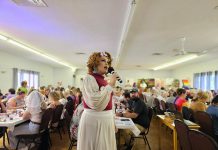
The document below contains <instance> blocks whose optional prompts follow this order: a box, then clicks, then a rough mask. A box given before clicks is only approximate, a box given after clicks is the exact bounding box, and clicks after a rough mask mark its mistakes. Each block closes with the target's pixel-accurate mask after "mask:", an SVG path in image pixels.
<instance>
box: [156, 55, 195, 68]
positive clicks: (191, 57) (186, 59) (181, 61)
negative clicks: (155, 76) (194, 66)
mask: <svg viewBox="0 0 218 150" xmlns="http://www.w3.org/2000/svg"><path fill="white" fill-rule="evenodd" d="M197 57H198V55H189V56H187V57H183V58H180V59H177V60H175V61H172V62H169V63H166V64H163V65H160V66H158V67H154V68H152V69H153V70H160V69H164V68H167V67H170V66H174V65H177V64H181V63H183V62H186V61H189V60H192V59H195V58H197Z"/></svg>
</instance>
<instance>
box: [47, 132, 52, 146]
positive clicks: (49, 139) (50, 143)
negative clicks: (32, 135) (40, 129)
mask: <svg viewBox="0 0 218 150" xmlns="http://www.w3.org/2000/svg"><path fill="white" fill-rule="evenodd" d="M48 142H49V145H50V146H52V142H51V136H50V133H48Z"/></svg>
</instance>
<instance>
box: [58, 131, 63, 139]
mask: <svg viewBox="0 0 218 150" xmlns="http://www.w3.org/2000/svg"><path fill="white" fill-rule="evenodd" d="M58 132H59V135H60V139H61V140H62V135H61V130H60V128H58Z"/></svg>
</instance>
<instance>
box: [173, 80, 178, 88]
mask: <svg viewBox="0 0 218 150" xmlns="http://www.w3.org/2000/svg"><path fill="white" fill-rule="evenodd" d="M172 86H173V87H175V88H179V80H178V79H174V80H173V83H172Z"/></svg>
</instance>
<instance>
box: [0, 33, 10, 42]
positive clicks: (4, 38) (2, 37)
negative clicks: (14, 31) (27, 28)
mask: <svg viewBox="0 0 218 150" xmlns="http://www.w3.org/2000/svg"><path fill="white" fill-rule="evenodd" d="M0 40H4V41H6V40H8V38H7V37H5V36H3V35H1V34H0Z"/></svg>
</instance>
